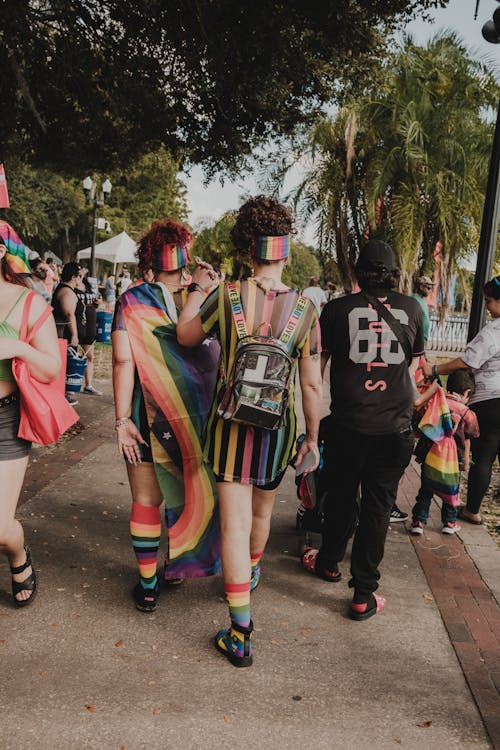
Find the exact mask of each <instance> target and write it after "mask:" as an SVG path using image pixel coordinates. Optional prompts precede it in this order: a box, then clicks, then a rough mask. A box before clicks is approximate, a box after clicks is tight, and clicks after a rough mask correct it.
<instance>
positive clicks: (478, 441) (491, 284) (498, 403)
mask: <svg viewBox="0 0 500 750" xmlns="http://www.w3.org/2000/svg"><path fill="white" fill-rule="evenodd" d="M483 294H484V300H485V304H486V309H487V310H488V312H489V313H490V315H491V317H492V320H490V321H489V322H488V323H486V325H485V326H484V327H483V328H482V329H481V330H480V331H479V333H478V334H477V336H475V337H474V338H473V339H472V341H469V343H468V344H467V347H466V349H465V352H464V354H463V355H462V356H461V357H456V358H455V359H450V360H448V361H447V362H442V363H441V364H439V365H437V364H435V365H433V366H431V365H430V364H429V363H425V364H424V366H423V368H422V369H423V372H424V374H425V375H426V376H427V377H431V376H434V377H435V378H436V377H437V376H438V375H449V374H450V373H451V372H454V371H455V370H461V369H464V368H471V369H472V370H473V372H474V376H475V379H476V390H475V393H474V394H473V396H472V397H471V400H470V402H469V405H470V407H471V409H472V410H473V411H474V412H475V413H476V416H477V419H478V422H479V429H480V431H481V434H480V436H479V437H478V438H474V439H473V440H472V458H473V461H474V463H473V465H472V466H471V468H470V471H469V481H468V488H467V505H466V506H465V507H463V508H461V510H460V512H459V517H460V518H461V519H462V520H463V521H468V522H469V523H472V524H476V525H477V524H481V523H482V521H481V516H480V514H479V509H480V507H481V503H482V501H483V498H484V496H485V494H486V490H487V489H488V487H489V485H490V481H491V470H492V466H493V462H494V460H495V458H497V457H498V458H499V460H500V276H495V277H494V278H493V279H491V281H488V282H487V283H486V284H485V285H484V288H483Z"/></svg>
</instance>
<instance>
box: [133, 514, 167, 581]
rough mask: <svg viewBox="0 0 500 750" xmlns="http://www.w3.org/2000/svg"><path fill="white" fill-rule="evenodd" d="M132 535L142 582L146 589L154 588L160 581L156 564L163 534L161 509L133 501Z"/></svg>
mask: <svg viewBox="0 0 500 750" xmlns="http://www.w3.org/2000/svg"><path fill="white" fill-rule="evenodd" d="M130 535H131V537H132V546H133V548H134V552H135V556H136V558H137V564H138V565H139V575H140V577H141V584H142V586H143V587H144V588H145V589H154V587H155V586H156V584H157V582H158V579H157V577H156V566H157V562H158V560H157V558H158V547H159V546H160V536H161V517H160V509H159V508H157V507H148V506H146V505H140V504H139V503H132V512H131V514H130Z"/></svg>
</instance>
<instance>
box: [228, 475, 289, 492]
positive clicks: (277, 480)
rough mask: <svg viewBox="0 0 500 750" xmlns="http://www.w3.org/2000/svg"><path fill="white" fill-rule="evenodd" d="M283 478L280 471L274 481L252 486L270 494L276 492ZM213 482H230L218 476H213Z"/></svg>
mask: <svg viewBox="0 0 500 750" xmlns="http://www.w3.org/2000/svg"><path fill="white" fill-rule="evenodd" d="M285 471H286V469H285ZM284 476H285V472H284V471H282V472H281V473H280V474H278V475H277V476H275V477H274V479H273V480H271V481H270V482H268V483H267V484H260V485H254V486H255V487H258V489H259V490H266V491H267V492H270V491H272V490H277V489H278V487H279V486H280V484H281V481H282V479H283V477H284ZM215 481H216V482H229V481H230V480H229V479H224V477H223V476H221V475H220V474H219V475H216V476H215Z"/></svg>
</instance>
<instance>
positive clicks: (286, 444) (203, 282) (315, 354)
mask: <svg viewBox="0 0 500 750" xmlns="http://www.w3.org/2000/svg"><path fill="white" fill-rule="evenodd" d="M292 229H293V216H292V213H291V211H290V210H289V209H288V208H287V207H286V206H283V205H282V204H280V203H278V202H277V201H275V200H273V199H271V198H266V197H265V196H262V195H261V196H258V197H256V198H251V199H249V200H248V201H247V202H246V203H245V204H244V205H243V206H242V207H241V208H240V210H239V212H238V215H237V218H236V224H235V227H234V228H233V230H232V232H231V238H232V241H233V244H234V245H235V248H237V249H238V250H240V251H245V252H249V253H250V254H251V256H252V266H253V276H252V277H250V278H249V279H247V280H245V281H241V282H235V283H224V282H222V283H220V284H218V285H217V286H216V287H215V289H213V290H212V292H211V293H210V294H209V296H208V297H207V298H206V299H205V293H206V291H207V290H210V289H211V288H212V287H213V280H212V278H211V275H210V270H209V269H207V268H203V267H198V268H196V270H195V271H194V273H193V284H192V286H191V287H190V290H191V293H190V295H189V298H188V301H187V303H186V305H185V306H184V309H183V311H182V313H181V315H180V317H179V323H178V325H177V336H178V339H179V341H180V342H181V344H183V345H184V346H199V345H200V344H201V343H202V342H203V341H206V340H207V336H212V335H215V336H217V338H218V339H219V341H220V343H221V348H222V356H221V363H222V364H221V373H220V376H219V379H218V382H217V395H216V397H215V400H214V404H213V406H212V410H211V413H210V417H209V419H208V424H207V429H206V434H205V441H204V456H205V459H206V460H207V461H208V462H209V464H210V465H211V466H212V467H213V469H214V473H215V475H216V479H217V489H218V493H219V503H220V513H221V530H222V567H223V576H224V590H225V594H226V599H227V602H228V606H229V616H230V620H231V622H230V626H229V627H228V628H223V629H221V630H220V631H219V632H218V633H217V634H216V635H215V638H214V645H215V647H216V649H217V650H218V651H219V652H221V653H222V654H223V655H224V656H225V657H226V658H227V659H228V660H229V662H230V663H231V664H233V665H234V666H236V667H249V666H251V664H252V660H253V655H252V650H253V646H252V632H253V625H252V620H251V616H250V591H251V590H254V589H255V588H256V586H257V585H258V583H259V581H260V577H261V571H260V559H261V557H262V555H263V552H264V549H265V546H266V543H267V539H268V536H269V530H270V522H271V514H272V509H273V504H274V500H275V497H276V491H277V488H278V486H279V484H280V482H281V480H282V478H283V476H284V473H285V470H286V467H287V465H288V462H289V460H290V457H291V453H292V451H293V450H294V448H295V439H296V416H295V411H294V385H293V378H292V379H291V380H290V395H289V401H288V406H287V410H286V419H285V420H284V424H283V425H282V426H280V427H278V429H266V428H264V427H257V426H250V425H248V424H245V423H243V422H241V421H239V422H236V421H233V420H232V419H224V418H223V417H222V416H219V415H218V413H217V411H218V406H219V403H220V402H221V397H222V395H223V393H224V389H225V377H224V373H229V372H230V371H231V366H232V363H233V360H234V358H235V351H236V347H237V343H238V340H239V331H240V328H238V329H237V322H238V323H245V326H243V327H245V328H246V330H247V331H248V332H250V333H251V334H255V333H261V334H262V335H264V334H266V333H267V332H269V333H267V335H269V334H271V335H272V336H273V337H283V334H284V333H285V332H286V331H287V330H288V327H289V326H290V321H291V320H292V319H294V315H295V313H296V312H297V311H298V308H299V305H301V309H302V314H301V315H299V314H297V315H296V316H295V318H296V319H297V325H296V327H295V328H294V331H293V334H292V335H291V338H290V340H289V342H288V351H289V353H290V355H291V357H292V358H293V362H294V365H293V367H294V369H293V374H295V371H296V367H297V362H298V371H299V378H300V386H301V391H302V406H303V411H304V417H305V422H306V437H305V439H304V441H303V443H302V445H301V447H300V450H299V453H298V458H297V462H296V467H297V468H299V467H300V464H301V463H302V461H303V460H304V457H305V456H306V455H307V454H310V455H309V456H308V461H307V464H308V470H309V471H313V470H314V469H315V468H316V467H317V466H318V463H319V451H318V444H317V440H318V429H319V416H320V408H321V395H322V385H321V372H320V358H319V355H320V348H321V347H320V332H319V323H318V315H317V312H316V309H315V307H314V305H313V303H312V302H311V301H310V300H308V299H306V298H304V297H301V296H300V295H299V293H298V292H297V290H295V289H289V288H288V287H287V286H286V285H285V284H284V283H283V282H282V281H281V275H282V272H283V268H284V266H285V263H286V262H287V258H288V255H289V249H290V243H289V239H290V238H289V235H290V232H291V231H292ZM235 292H236V294H237V296H238V299H239V302H238V306H237V307H238V311H239V318H237V317H236V306H235V305H234V304H233V301H232V300H233V296H234V293H235ZM241 318H243V320H241ZM257 365H258V363H257ZM309 459H312V460H311V461H310V462H309Z"/></svg>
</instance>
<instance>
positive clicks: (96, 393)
mask: <svg viewBox="0 0 500 750" xmlns="http://www.w3.org/2000/svg"><path fill="white" fill-rule="evenodd" d="M83 392H84V393H90V394H92V396H102V391H98V390H97V388H94V386H93V385H86V386H85V388H84V389H83Z"/></svg>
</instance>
